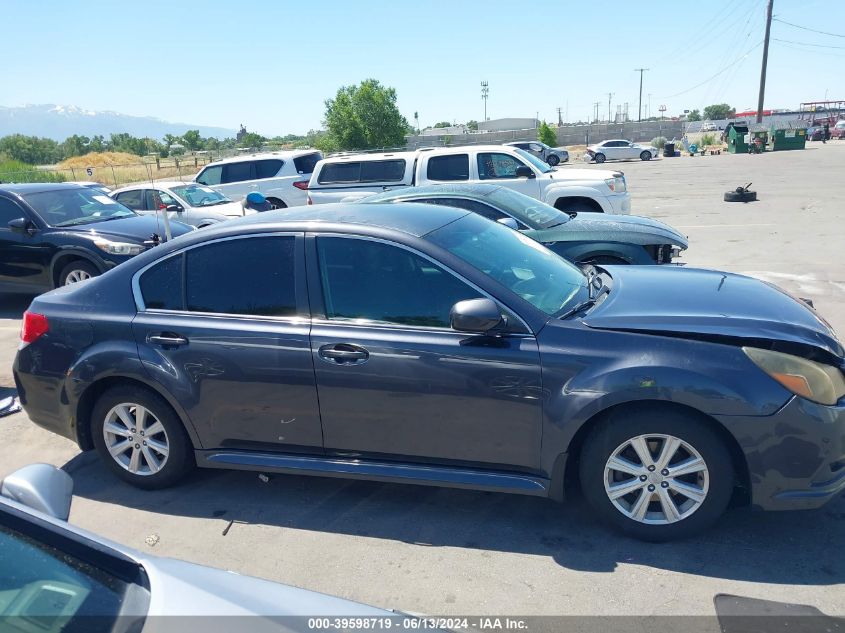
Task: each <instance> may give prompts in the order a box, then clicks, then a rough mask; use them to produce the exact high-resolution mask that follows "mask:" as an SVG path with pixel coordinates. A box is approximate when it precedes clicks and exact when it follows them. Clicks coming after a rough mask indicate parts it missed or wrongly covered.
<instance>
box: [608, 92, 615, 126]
mask: <svg viewBox="0 0 845 633" xmlns="http://www.w3.org/2000/svg"><path fill="white" fill-rule="evenodd" d="M614 94H616V93H615V92H608V93H607V122H608V123H610V100H611V99H613V95H614Z"/></svg>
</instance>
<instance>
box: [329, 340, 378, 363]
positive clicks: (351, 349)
mask: <svg viewBox="0 0 845 633" xmlns="http://www.w3.org/2000/svg"><path fill="white" fill-rule="evenodd" d="M317 355H318V356H319V357H320V358H321V359H323V360H324V361H326V362H327V363H336V364H338V365H359V364H361V363H364V362H366V361H367V359H368V358H369V357H370V353H369V352H368V351H367V350H366V349H364V348H363V347H361V346H360V345H352V344H351V343H330V344H328V345H323V346H322V347H320V349H319V351H318V352H317Z"/></svg>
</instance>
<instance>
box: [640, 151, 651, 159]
mask: <svg viewBox="0 0 845 633" xmlns="http://www.w3.org/2000/svg"><path fill="white" fill-rule="evenodd" d="M640 160H651V152H649V151H648V150H643V151H642V152H640Z"/></svg>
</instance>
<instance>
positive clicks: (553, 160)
mask: <svg viewBox="0 0 845 633" xmlns="http://www.w3.org/2000/svg"><path fill="white" fill-rule="evenodd" d="M546 162H548V163H549V165H551V166H552V167H554V166H555V165H557V164H558V163H559V162H560V158H559V157H557V156H555V155H554V154H552V155H551V156H549V158H548V160H547V161H546Z"/></svg>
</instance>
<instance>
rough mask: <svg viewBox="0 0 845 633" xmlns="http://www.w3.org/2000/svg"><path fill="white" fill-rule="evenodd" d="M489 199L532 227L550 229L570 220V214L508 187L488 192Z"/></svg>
mask: <svg viewBox="0 0 845 633" xmlns="http://www.w3.org/2000/svg"><path fill="white" fill-rule="evenodd" d="M487 199H488V200H490V202H493V203H495V205H496V206H497V207H498V208H499V209H501V210H502V211H504V212H505V213H507V214H508V215H509V216H511V217H512V218H515V219H517V220H519V221H520V222H522V223H523V224H525V225H526V226H528V228H530V229H535V230H536V229H548V228H551V227H553V226H558V225H559V224H566V223H567V222H569V215H568V214H566V213H564V212H563V211H560V210H558V209H555V208H554V207H552V206H549V205H548V204H546V203H545V202H540V201H539V200H536V199H534V198H532V197H531V196H526V195H525V194H524V193H519V192H518V191H514V190H513V189H507V188H506V187H500V188H499V189H496V190H495V191H493V192H492V193H490V194H488V195H487Z"/></svg>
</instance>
